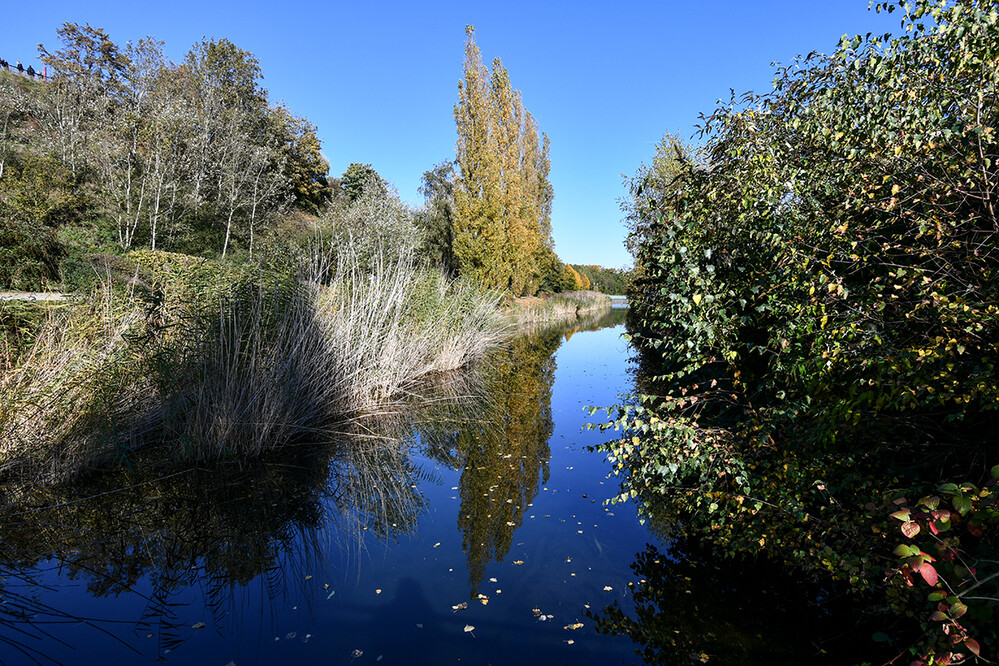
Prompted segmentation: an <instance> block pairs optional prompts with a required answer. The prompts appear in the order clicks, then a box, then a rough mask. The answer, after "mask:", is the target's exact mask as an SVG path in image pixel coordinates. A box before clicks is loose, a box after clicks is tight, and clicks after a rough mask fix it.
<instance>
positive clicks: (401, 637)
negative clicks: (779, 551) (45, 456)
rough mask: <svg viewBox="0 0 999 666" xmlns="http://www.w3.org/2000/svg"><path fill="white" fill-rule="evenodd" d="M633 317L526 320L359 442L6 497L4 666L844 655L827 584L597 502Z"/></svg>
mask: <svg viewBox="0 0 999 666" xmlns="http://www.w3.org/2000/svg"><path fill="white" fill-rule="evenodd" d="M623 319H624V311H623V310H613V311H611V312H610V313H608V314H607V315H605V316H603V317H602V319H600V320H599V321H591V322H587V323H586V324H585V325H582V326H577V327H572V328H569V329H565V330H554V331H552V330H549V331H539V332H535V333H532V334H530V335H524V336H521V337H519V338H518V339H516V340H515V341H513V342H512V343H511V344H510V345H509V347H508V348H507V349H505V350H503V351H502V352H500V353H498V354H497V355H496V356H495V357H494V358H493V359H492V360H491V362H490V363H489V367H488V368H487V371H485V372H484V373H482V374H481V376H479V377H477V378H476V379H475V381H473V382H472V383H471V384H470V385H469V384H465V383H461V382H458V383H455V384H453V385H450V386H447V387H443V388H440V389H438V391H437V393H435V394H434V395H435V396H436V399H435V400H434V401H432V402H431V403H430V404H426V403H424V404H422V405H420V406H419V407H414V408H401V409H399V410H398V413H396V414H392V415H388V416H386V417H385V418H381V419H378V420H375V421H370V422H364V423H362V424H359V425H358V427H357V428H355V429H354V430H353V432H352V433H351V434H350V436H349V437H346V436H336V437H331V438H329V441H326V442H324V443H312V444H310V445H308V446H300V447H294V448H290V449H285V450H282V451H280V452H276V453H274V454H272V455H270V456H268V457H265V458H263V459H261V460H257V461H254V462H252V463H243V464H241V465H240V464H237V463H235V462H231V463H228V464H221V465H215V466H213V467H211V468H204V469H184V470H175V471H173V472H170V473H163V472H159V473H158V476H154V475H151V474H150V473H148V472H145V473H143V472H139V471H137V470H139V469H147V467H146V466H142V465H136V466H135V469H133V470H129V469H117V470H113V471H111V472H108V473H106V474H102V475H100V476H98V477H96V478H94V479H90V480H87V481H86V482H84V483H78V484H75V485H74V486H73V487H71V488H55V489H47V490H44V491H34V492H30V493H28V494H27V495H23V496H21V497H18V498H16V499H14V498H11V497H9V496H8V498H7V500H6V501H5V503H4V504H3V505H0V506H3V509H2V510H0V662H2V663H8V664H29V663H64V664H106V663H139V664H141V663H150V662H153V661H163V662H168V663H178V664H216V665H218V666H225V665H227V664H236V665H243V664H276V663H282V664H299V663H308V664H311V663H323V664H457V663H461V664H497V665H498V664H621V663H625V664H631V663H643V662H645V663H663V664H700V663H712V664H726V663H731V664H744V663H760V664H764V663H765V664H771V663H853V661H854V660H853V659H852V658H847V657H846V656H845V654H844V652H843V645H849V644H852V643H856V641H854V640H853V638H852V635H851V631H855V629H854V626H855V625H854V624H853V623H852V620H851V619H850V618H851V615H850V612H849V608H847V612H846V613H840V614H839V615H836V616H835V617H836V618H837V619H836V621H832V617H833V616H832V615H830V613H829V611H828V607H829V603H828V599H827V598H826V599H823V597H828V593H827V592H826V591H823V590H816V589H814V588H810V587H807V586H801V585H799V584H798V583H796V582H795V581H793V580H790V579H788V578H787V576H786V575H784V574H783V573H782V572H781V571H780V570H779V569H772V568H768V567H767V566H766V564H765V563H742V564H740V565H738V566H735V565H733V564H732V563H727V562H724V561H719V560H716V559H715V558H713V557H712V556H711V554H710V553H709V552H707V551H704V552H701V551H699V549H698V548H697V547H696V545H695V546H689V545H684V544H678V543H668V544H667V543H663V542H662V541H661V540H660V539H658V538H657V537H656V536H655V535H653V534H652V533H651V532H650V531H649V530H648V529H647V528H646V527H645V526H643V525H642V524H641V523H640V522H639V520H638V519H637V517H636V515H635V510H634V507H633V506H632V505H631V504H616V505H610V506H606V505H605V504H604V500H605V499H607V498H609V497H612V496H614V495H615V494H617V492H618V485H617V482H616V481H615V480H614V479H613V478H608V477H607V474H608V471H609V467H608V464H607V463H606V462H605V461H604V459H603V457H602V455H601V454H598V453H592V452H589V451H588V450H587V446H588V445H592V444H595V443H598V442H600V441H602V439H603V438H606V437H609V436H610V435H609V434H601V433H599V432H597V431H587V430H583V429H582V428H583V425H584V424H585V423H586V421H587V419H588V418H590V419H593V420H599V414H598V415H597V416H594V417H588V416H587V414H586V412H584V410H583V407H584V406H585V405H610V404H613V403H614V402H616V401H617V397H618V395H619V394H620V393H624V392H627V391H628V390H630V386H631V383H632V380H631V374H630V370H629V350H628V347H627V345H626V343H625V342H624V341H623V340H622V339H621V337H620V336H621V334H622V333H623V332H624V327H623ZM438 394H439V395H438ZM470 394H476V395H485V396H486V397H485V398H484V399H481V398H480V399H468V398H463V397H461V396H463V395H470ZM816 601H823V603H816ZM844 618H845V619H844Z"/></svg>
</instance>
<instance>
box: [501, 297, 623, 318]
mask: <svg viewBox="0 0 999 666" xmlns="http://www.w3.org/2000/svg"><path fill="white" fill-rule="evenodd" d="M610 306H611V298H610V296H607V295H606V294H601V293H600V292H597V291H563V292H561V293H559V294H556V295H554V296H552V297H551V298H549V299H547V300H537V299H535V300H533V301H528V302H527V303H525V305H519V304H515V305H514V306H513V307H511V308H510V309H509V311H508V312H509V315H510V317H511V318H513V319H514V320H515V321H516V322H518V323H519V324H530V323H556V322H568V321H573V320H575V319H577V318H579V317H580V316H582V315H584V314H586V313H590V312H595V311H597V310H604V309H607V308H609V307H610Z"/></svg>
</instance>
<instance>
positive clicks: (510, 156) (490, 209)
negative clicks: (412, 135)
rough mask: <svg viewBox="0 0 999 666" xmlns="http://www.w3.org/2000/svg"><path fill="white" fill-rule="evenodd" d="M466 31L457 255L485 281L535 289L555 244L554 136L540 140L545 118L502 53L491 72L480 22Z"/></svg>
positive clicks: (459, 113)
mask: <svg viewBox="0 0 999 666" xmlns="http://www.w3.org/2000/svg"><path fill="white" fill-rule="evenodd" d="M466 34H467V35H468V40H467V41H466V43H465V65H464V73H465V78H464V80H463V81H461V82H459V84H458V104H457V105H455V108H454V118H455V123H456V125H457V130H458V144H457V147H456V153H457V163H458V169H459V178H458V182H457V186H456V188H455V208H456V213H455V220H454V252H455V256H456V258H457V260H458V262H459V269H460V270H461V272H462V273H464V274H465V275H467V276H469V277H471V278H473V279H474V280H476V281H477V282H479V283H480V284H483V285H485V286H488V287H494V288H500V289H510V290H511V291H513V292H514V293H517V294H525V293H531V294H533V293H534V292H535V291H537V288H538V285H539V284H540V281H541V271H540V268H539V267H540V266H541V265H542V263H543V262H542V261H541V258H542V255H543V254H544V250H545V249H550V248H551V246H552V240H551V201H552V187H551V183H550V182H549V181H548V173H549V170H550V162H549V158H548V145H549V144H548V137H547V136H545V135H544V134H542V135H541V136H542V137H543V142H541V143H539V138H538V127H537V122H536V121H535V120H534V118H533V117H532V116H531V114H530V113H529V112H528V111H527V110H526V109H525V108H524V105H523V101H522V98H521V94H520V91H518V90H514V89H513V87H512V86H511V84H510V74H509V72H508V71H507V69H506V68H505V67H503V64H502V63H501V62H500V60H499V59H496V60H494V61H493V68H492V75H491V76H490V75H489V72H488V71H487V70H486V68H485V66H483V64H482V55H481V53H480V52H479V48H478V46H476V44H475V37H474V34H475V31H474V28H472V27H471V26H469V27H467V28H466ZM487 77H488V81H487Z"/></svg>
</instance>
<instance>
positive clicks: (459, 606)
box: [451, 601, 468, 611]
mask: <svg viewBox="0 0 999 666" xmlns="http://www.w3.org/2000/svg"><path fill="white" fill-rule="evenodd" d="M467 609H468V602H467V601H462V602H461V603H460V604H455V605H454V606H451V610H453V611H460V610H467Z"/></svg>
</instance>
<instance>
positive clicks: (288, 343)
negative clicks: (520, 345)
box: [0, 249, 507, 482]
mask: <svg viewBox="0 0 999 666" xmlns="http://www.w3.org/2000/svg"><path fill="white" fill-rule="evenodd" d="M304 265H305V271H304V274H303V275H300V276H298V277H297V278H290V277H289V276H287V275H285V276H283V277H282V276H281V275H276V276H275V275H262V276H261V277H259V278H258V279H257V280H256V281H252V280H249V279H247V278H246V277H245V276H244V277H242V278H224V279H225V280H228V282H222V283H220V284H218V285H213V286H209V287H208V288H202V289H201V292H200V293H199V292H197V290H192V291H193V292H194V293H195V296H194V297H193V298H192V300H191V302H185V303H183V304H182V307H177V304H176V303H175V302H170V303H169V307H167V306H164V304H163V301H162V300H161V301H159V302H156V301H155V300H154V302H152V303H149V302H148V300H147V302H145V303H143V302H141V301H139V300H138V299H136V298H131V297H123V296H121V294H120V293H119V294H117V295H116V294H115V292H113V291H112V290H111V289H110V288H107V289H105V290H104V291H102V292H100V293H98V294H95V297H94V298H93V299H92V300H91V305H90V308H89V309H88V310H77V311H76V312H74V313H72V314H70V315H66V316H63V317H52V318H50V319H49V321H48V322H47V323H46V325H45V326H44V327H43V331H42V333H41V334H40V335H39V337H38V339H37V341H36V343H35V346H34V347H33V348H32V350H31V351H30V352H29V353H28V354H27V356H26V358H25V359H24V361H23V362H22V363H21V364H20V365H19V366H18V367H17V368H15V369H14V370H12V371H10V372H8V373H6V374H4V375H3V376H0V410H2V411H0V476H7V477H11V476H12V475H17V474H19V475H21V476H22V477H25V478H27V477H30V478H31V479H32V480H34V481H36V482H48V481H53V480H58V479H65V478H68V477H70V476H73V475H75V474H77V473H78V472H80V471H81V470H85V469H87V468H91V467H94V466H98V465H100V464H102V463H105V462H107V461H108V460H109V459H113V458H120V459H129V458H130V457H131V456H132V455H133V454H134V451H135V450H136V449H137V448H139V447H140V446H142V445H144V444H148V443H150V442H153V441H158V440H163V441H166V442H167V443H168V444H169V445H170V447H167V448H168V449H169V448H171V447H172V454H171V457H185V458H195V459H213V458H218V457H224V456H230V455H236V456H244V455H251V456H252V455H258V454H259V453H260V452H262V451H264V450H266V449H269V448H275V447H280V446H283V445H286V444H289V443H291V442H293V441H296V440H302V439H303V438H315V437H316V435H317V433H320V432H323V431H327V430H331V429H342V428H343V426H344V424H348V423H350V422H351V421H352V420H354V419H356V418H357V417H358V416H361V415H364V414H367V413H370V412H372V411H377V410H378V409H381V408H382V406H383V405H384V404H385V402H386V401H391V400H396V399H399V398H401V397H403V396H406V395H408V394H410V393H412V392H414V391H416V390H418V386H419V384H420V382H421V381H422V380H423V379H424V378H426V377H427V376H429V375H432V374H435V373H441V372H447V371H450V370H454V369H456V368H459V367H462V366H464V365H466V364H468V363H470V362H472V361H474V360H476V359H478V358H481V357H482V356H483V355H484V354H485V353H486V352H487V351H488V350H489V349H491V348H493V347H494V346H496V345H497V344H498V343H499V342H500V341H501V340H502V339H504V337H505V336H506V335H507V332H506V330H505V329H504V326H503V324H502V323H501V321H500V317H499V316H498V314H497V301H498V296H497V295H496V294H490V293H482V292H480V291H477V290H475V289H474V288H473V287H471V286H470V285H468V284H466V283H464V282H462V281H450V280H448V279H446V278H444V277H443V276H440V275H439V274H433V273H430V272H427V271H425V270H423V269H419V268H417V267H415V266H414V264H413V262H412V261H409V260H407V259H405V258H404V259H403V260H399V261H395V262H384V261H376V262H375V265H374V267H373V268H371V269H366V268H362V267H361V266H360V265H359V262H358V261H357V260H356V258H354V257H353V256H352V255H351V254H350V253H349V252H339V253H337V254H336V255H335V256H334V255H332V254H326V253H324V252H322V251H321V249H315V250H314V251H313V253H312V255H311V258H310V260H309V261H306V262H304ZM223 274H225V272H224V271H222V272H220V275H223ZM222 279H223V278H220V280H222ZM165 298H166V299H167V301H169V299H170V298H171V296H170V294H167V296H166V297H165Z"/></svg>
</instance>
